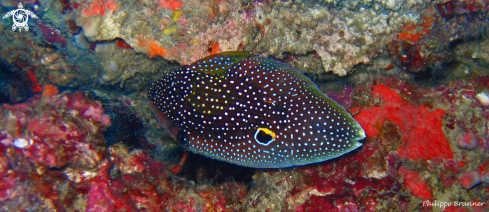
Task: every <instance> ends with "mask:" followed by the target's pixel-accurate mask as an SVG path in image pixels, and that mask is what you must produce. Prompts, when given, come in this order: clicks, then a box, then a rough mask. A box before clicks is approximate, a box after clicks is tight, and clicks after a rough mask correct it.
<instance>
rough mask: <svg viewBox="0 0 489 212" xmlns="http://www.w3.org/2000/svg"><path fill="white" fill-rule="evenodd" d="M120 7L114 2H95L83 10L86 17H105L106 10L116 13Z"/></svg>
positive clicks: (97, 0)
mask: <svg viewBox="0 0 489 212" xmlns="http://www.w3.org/2000/svg"><path fill="white" fill-rule="evenodd" d="M119 7H120V6H119V5H118V4H117V3H115V2H113V1H112V0H94V1H93V2H92V3H90V4H88V5H86V6H85V7H84V8H83V10H82V14H83V15H84V16H86V17H93V16H104V15H105V10H109V11H115V10H117V9H119Z"/></svg>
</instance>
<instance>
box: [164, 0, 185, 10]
mask: <svg viewBox="0 0 489 212" xmlns="http://www.w3.org/2000/svg"><path fill="white" fill-rule="evenodd" d="M182 5H183V2H182V1H179V0H160V6H161V7H163V8H166V9H172V10H173V11H176V10H178V9H180V7H182Z"/></svg>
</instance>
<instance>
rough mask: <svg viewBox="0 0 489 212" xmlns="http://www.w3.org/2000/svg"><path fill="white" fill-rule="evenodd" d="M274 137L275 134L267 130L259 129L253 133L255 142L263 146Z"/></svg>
mask: <svg viewBox="0 0 489 212" xmlns="http://www.w3.org/2000/svg"><path fill="white" fill-rule="evenodd" d="M276 137H277V136H276V135H275V133H274V132H273V131H271V130H269V129H267V128H262V127H259V128H258V129H256V132H255V141H256V142H257V143H258V144H260V145H263V146H268V145H269V144H270V143H272V142H273V141H275V138H276Z"/></svg>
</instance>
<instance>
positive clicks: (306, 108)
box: [148, 52, 365, 168]
mask: <svg viewBox="0 0 489 212" xmlns="http://www.w3.org/2000/svg"><path fill="white" fill-rule="evenodd" d="M148 96H149V99H150V100H151V102H153V104H154V105H156V106H157V107H158V108H159V110H161V112H163V113H164V114H165V115H166V116H167V117H168V118H169V119H170V120H171V121H172V122H173V124H175V125H176V126H178V128H179V132H178V136H177V137H178V138H179V139H180V142H181V143H182V144H183V145H184V146H185V147H186V148H187V149H188V150H190V151H192V152H194V153H196V154H201V155H204V156H207V157H210V158H213V159H216V160H220V161H226V162H229V163H233V164H237V165H241V166H246V167H255V168H283V167H291V166H299V165H306V164H310V163H316V162H322V161H325V160H329V159H332V158H336V157H339V156H341V155H344V154H346V153H348V152H351V151H353V150H355V149H357V148H358V147H360V146H361V145H362V143H360V142H359V141H360V140H362V139H363V138H365V132H364V130H363V129H362V128H361V126H360V125H359V124H358V123H357V122H356V121H355V120H354V119H353V118H352V116H351V115H350V114H349V113H348V112H347V111H346V110H345V109H344V108H342V107H341V106H340V105H339V104H338V103H336V102H335V101H334V100H332V99H330V98H329V97H328V96H326V94H324V93H322V92H321V91H320V90H319V88H318V87H317V85H316V84H315V83H314V82H313V81H311V80H310V79H309V78H308V77H306V76H304V75H303V74H302V73H301V72H299V71H297V70H295V69H293V68H291V67H289V66H286V65H284V64H282V63H279V62H277V61H275V60H272V59H268V58H264V57H260V56H254V55H251V54H248V53H244V52H224V53H220V54H216V55H212V56H209V57H206V58H203V59H201V60H198V61H196V62H194V63H192V64H190V65H186V66H183V67H182V68H181V69H179V70H176V71H172V72H169V73H167V74H166V75H165V76H164V77H163V78H161V79H159V80H157V81H155V82H153V83H152V84H151V87H150V89H149V91H148Z"/></svg>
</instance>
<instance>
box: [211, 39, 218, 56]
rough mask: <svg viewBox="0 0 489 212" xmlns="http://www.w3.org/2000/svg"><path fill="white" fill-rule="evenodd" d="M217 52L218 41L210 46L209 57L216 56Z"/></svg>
mask: <svg viewBox="0 0 489 212" xmlns="http://www.w3.org/2000/svg"><path fill="white" fill-rule="evenodd" d="M218 50H219V41H217V42H216V43H214V44H212V45H211V55H213V54H217V51H218Z"/></svg>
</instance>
